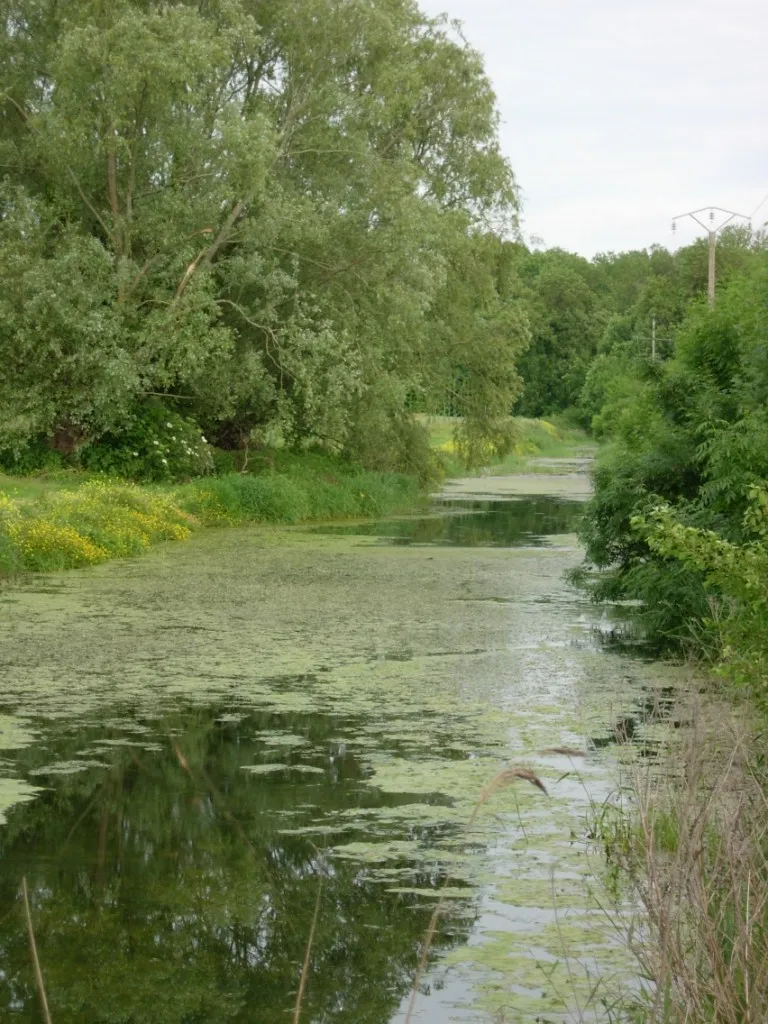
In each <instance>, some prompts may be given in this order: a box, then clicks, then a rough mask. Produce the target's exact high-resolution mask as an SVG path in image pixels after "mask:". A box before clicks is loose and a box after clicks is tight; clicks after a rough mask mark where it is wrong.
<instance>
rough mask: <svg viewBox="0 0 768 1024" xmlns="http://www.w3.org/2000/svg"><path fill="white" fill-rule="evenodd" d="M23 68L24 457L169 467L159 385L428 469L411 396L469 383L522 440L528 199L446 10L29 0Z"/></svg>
mask: <svg viewBox="0 0 768 1024" xmlns="http://www.w3.org/2000/svg"><path fill="white" fill-rule="evenodd" d="M0 68H2V83H1V85H2V87H1V89H0V95H1V96H2V100H1V101H0V163H2V165H3V168H4V171H5V174H6V178H5V180H4V181H3V183H2V185H1V186H0V272H1V273H2V276H3V281H4V288H3V295H2V297H0V457H3V458H5V459H9V458H17V459H23V458H24V457H25V456H24V452H25V451H27V449H28V447H29V445H30V444H32V445H37V444H38V443H39V441H40V439H43V440H44V441H45V442H46V443H47V444H48V446H49V447H51V448H53V449H54V450H56V451H58V452H61V453H63V454H64V455H66V456H71V455H72V454H73V453H76V452H78V451H79V450H81V449H82V451H83V458H84V460H85V461H86V462H87V461H89V460H91V462H92V464H93V465H99V466H101V467H103V468H105V469H109V471H113V470H116V471H119V472H121V473H122V474H124V475H130V476H137V477H138V476H141V477H142V478H151V479H163V478H164V476H165V463H163V462H162V460H160V461H159V462H158V460H157V459H154V458H153V456H152V452H151V451H150V450H149V449H148V448H147V447H146V445H143V441H144V440H145V439H146V437H145V435H147V436H148V434H147V431H146V430H145V431H143V432H142V430H141V429H140V427H139V424H138V422H137V414H136V409H137V406H139V407H140V406H141V405H142V403H143V402H144V400H145V399H146V397H147V396H148V395H160V396H164V404H166V405H167V406H168V407H169V408H171V409H181V410H183V413H184V416H185V417H187V416H188V417H190V418H191V419H192V420H193V421H194V422H196V423H198V424H200V425H201V426H202V429H203V431H204V433H205V434H206V436H208V437H209V438H210V439H211V441H212V442H214V443H215V444H216V445H217V446H219V447H222V448H225V449H234V448H242V449H245V447H246V446H253V445H254V444H264V443H269V439H270V438H272V437H273V436H279V437H280V439H281V440H282V442H283V443H284V444H287V445H290V446H293V447H295V448H297V449H299V450H301V449H303V448H306V447H312V446H316V445H317V444H322V445H324V446H325V447H326V449H327V450H328V451H334V452H338V451H344V452H346V453H347V454H349V455H350V456H352V457H355V458H365V459H370V460H371V465H373V466H376V467H379V468H385V467H386V468H390V467H393V466H401V467H408V466H410V465H411V464H412V463H413V462H414V460H415V461H416V463H418V464H419V466H420V469H419V471H420V472H423V471H424V466H423V463H422V461H421V456H422V455H423V450H424V446H423V443H421V442H419V441H418V439H417V437H416V434H415V432H414V430H413V426H412V424H411V423H410V416H411V411H412V410H413V409H414V408H428V407H430V406H432V405H434V404H436V403H437V402H444V401H445V398H446V395H448V394H451V395H453V394H454V392H455V393H456V403H457V410H456V411H457V412H460V413H461V414H462V415H463V416H464V417H465V418H466V421H467V424H468V430H470V431H471V433H472V436H473V437H483V436H486V435H487V436H489V437H491V438H494V437H497V436H498V435H499V429H500V428H499V419H500V418H502V419H503V418H504V417H506V415H507V413H508V411H509V408H510V407H511V405H512V403H513V402H514V401H515V399H516V397H517V395H518V393H519V389H520V381H519V377H518V375H517V374H516V372H515V368H514V366H515V361H516V358H517V356H518V354H519V352H520V351H521V349H522V348H523V347H524V345H525V344H526V342H527V338H528V332H527V325H526V319H525V315H524V314H523V312H522V311H521V309H520V308H519V302H518V301H517V299H516V298H515V296H513V295H507V294H506V293H503V288H502V283H501V282H500V278H499V274H498V258H499V250H500V249H501V247H502V246H501V242H500V241H499V238H500V236H501V233H502V232H506V233H509V232H510V231H514V229H515V217H516V210H517V192H516V185H515V181H514V177H513V175H512V172H511V170H510V168H509V166H508V165H507V163H506V161H505V160H504V159H503V158H502V157H501V155H500V152H499V147H498V141H497V122H498V116H497V112H496V109H495V98H494V95H493V92H492V90H491V88H490V85H489V83H488V80H487V78H486V77H485V74H484V71H483V67H482V61H481V59H480V57H479V55H478V54H477V53H476V52H475V51H473V50H472V49H471V48H470V47H468V46H467V45H466V44H465V42H464V41H463V40H462V39H461V38H460V36H459V35H458V34H457V33H456V32H455V31H454V30H453V28H451V26H450V25H449V24H448V23H447V22H446V21H444V20H442V19H430V18H427V17H425V16H424V15H423V14H421V12H420V11H419V10H418V8H417V7H416V6H415V4H413V3H411V2H410V0H382V2H381V3H377V4H375V5H372V4H370V3H368V2H365V0H351V2H349V3H345V4H342V5H339V4H335V3H332V2H330V0H288V2H286V0H264V2H259V3H256V2H254V0H223V2H216V3H211V4H202V5H200V4H192V3H186V2H179V3H176V4H173V5H171V6H168V5H166V4H162V3H160V2H158V0H149V2H145V0H120V2H118V3H114V4H110V5H107V6H106V7H105V6H103V5H102V6H99V5H96V6H94V5H91V4H79V5H64V6H62V5H61V4H57V3H55V2H53V0H43V2H38V0H13V2H12V3H11V4H10V6H9V8H8V10H7V12H6V16H5V18H4V19H3V23H2V29H1V30H0ZM457 382H458V384H457ZM181 403H183V404H181ZM380 423H385V424H386V425H387V430H386V432H385V436H384V437H382V439H381V441H382V443H381V444H380V446H379V450H377V449H376V445H375V444H374V443H373V436H372V435H373V434H374V433H375V430H376V426H375V424H380ZM158 440H162V439H161V438H158ZM188 441H191V438H188ZM419 444H421V455H419V453H418V451H417V449H418V448H419ZM390 445H391V449H390V450H388V451H387V452H386V455H382V453H381V450H380V449H381V448H385V447H387V446H390ZM107 448H111V449H114V455H112V456H110V455H109V454H108V452H107V451H106V449H107ZM133 451H138V452H139V455H138V456H133V455H132V454H130V453H132V452H133ZM179 454H180V453H178V452H173V453H171V452H166V455H165V456H163V457H165V458H167V459H168V463H169V465H170V463H171V462H172V461H175V462H176V467H175V469H174V470H172V471H169V473H170V475H171V476H173V477H176V476H181V475H187V474H189V473H191V472H192V471H193V470H194V467H193V466H192V465H187V464H185V460H184V459H183V458H181V459H180V458H178V456H179ZM170 455H173V460H172V459H171V458H170V457H169V456H170ZM134 459H135V460H139V461H138V462H133V461H132V460H134ZM161 459H162V457H161Z"/></svg>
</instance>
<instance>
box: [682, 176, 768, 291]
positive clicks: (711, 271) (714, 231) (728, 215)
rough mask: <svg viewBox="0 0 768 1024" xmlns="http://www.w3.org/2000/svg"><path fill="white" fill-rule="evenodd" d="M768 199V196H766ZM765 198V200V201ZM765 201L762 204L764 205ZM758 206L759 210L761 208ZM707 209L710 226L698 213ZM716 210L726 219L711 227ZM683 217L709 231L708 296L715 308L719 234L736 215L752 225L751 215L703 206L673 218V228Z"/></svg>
mask: <svg viewBox="0 0 768 1024" xmlns="http://www.w3.org/2000/svg"><path fill="white" fill-rule="evenodd" d="M765 199H768V196H766V197H765ZM765 199H764V200H763V202H765ZM762 205H763V203H761V204H760V206H762ZM760 206H758V210H759V209H760ZM705 210H709V223H710V226H709V227H708V226H707V225H706V224H705V223H704V221H703V220H699V218H698V216H697V214H699V213H704V211H705ZM715 210H717V212H718V213H721V214H723V215H724V216H725V220H724V221H722V222H721V223H720V224H719V225H718V226H717V227H716V228H713V227H711V225H712V224H714V222H715ZM683 217H690V218H691V219H692V220H695V221H696V223H697V224H700V225H701V226H702V227H703V228H704V230H705V231H706V232H707V238H708V240H709V268H708V274H707V298H708V299H709V306H710V309H712V308H714V305H715V246H716V244H717V236H718V235H719V234H720V232H721V231H722V230H723V228H724V227H725V225H726V224H730V223H731V221H732V220H733V219H734V217H738V218H739V219H740V220H745V221H747V223H748V224H749V226H750V229H751V227H752V224H751V220H752V217H751V216H747V214H746V213H735V212H734V211H733V210H724V209H723V208H722V206H702V207H701V209H699V210H689V211H688V212H687V213H679V214H678V215H677V217H673V218H672V230H673V231H676V230H677V224H676V221H678V220H681V219H682V218H683Z"/></svg>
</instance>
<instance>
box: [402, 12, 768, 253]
mask: <svg viewBox="0 0 768 1024" xmlns="http://www.w3.org/2000/svg"><path fill="white" fill-rule="evenodd" d="M419 2H420V6H421V7H422V9H423V10H425V11H426V12H427V13H428V14H437V13H440V12H442V11H445V12H446V13H448V14H449V15H450V16H451V17H452V18H458V19H460V20H461V21H462V22H463V23H464V33H465V35H466V36H467V38H468V39H469V42H470V43H471V44H472V45H473V46H475V47H476V48H477V49H478V50H480V51H481V52H482V53H483V55H484V57H485V61H486V67H487V69H488V73H489V75H490V77H491V80H492V82H493V84H494V87H495V89H496V92H497V95H498V101H499V108H500V111H501V117H502V125H501V141H502V147H503V150H504V152H505V153H506V155H507V156H508V157H509V159H510V161H511V163H512V166H513V167H514V169H515V173H516V175H517V178H518V181H519V183H520V185H521V187H522V189H523V194H524V199H525V209H524V224H523V226H524V230H525V231H527V232H529V233H531V234H534V235H540V236H542V237H543V238H544V239H545V241H546V242H547V244H548V245H560V246H563V247H564V248H568V249H574V250H575V251H577V252H581V253H583V254H584V255H586V256H592V255H593V254H594V253H595V252H599V251H605V250H607V249H613V250H621V249H626V248H640V247H644V246H647V245H650V244H652V243H654V242H660V243H662V244H671V241H672V239H671V236H670V234H669V224H670V221H671V218H672V216H673V215H674V214H677V213H680V212H682V211H683V210H687V209H692V208H694V207H697V206H703V205H704V204H705V203H715V204H717V205H718V206H725V207H728V208H730V209H736V210H743V211H744V212H745V213H751V211H752V210H753V209H754V207H755V206H756V205H757V204H758V203H759V202H760V200H761V199H762V197H763V196H764V195H765V193H766V191H768V132H766V130H765V129H766V120H768V118H766V111H767V110H768V102H766V101H768V72H766V41H767V40H768V4H766V3H765V0H729V2H728V3H726V2H724V0H695V2H693V0H642V2H641V0H518V2H516V3H511V2H509V0H419ZM764 209H765V208H764ZM694 227H695V226H694V225H693V224H692V225H691V232H690V235H691V236H692V234H693V233H694V232H693V229H694ZM681 228H682V225H681ZM688 237H689V235H686V233H685V230H682V231H681V233H680V234H679V236H678V240H682V241H687V240H688Z"/></svg>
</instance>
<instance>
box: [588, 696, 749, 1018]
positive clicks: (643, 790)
mask: <svg viewBox="0 0 768 1024" xmlns="http://www.w3.org/2000/svg"><path fill="white" fill-rule="evenodd" d="M743 710H744V709H742V712H743ZM684 714H685V717H687V718H688V720H689V721H690V723H691V724H690V725H689V726H688V727H687V728H686V730H685V732H684V734H683V735H682V736H680V735H679V734H677V736H676V738H675V742H670V744H669V746H668V749H667V750H666V752H665V753H664V755H663V756H662V758H661V760H660V762H659V764H658V765H657V766H656V767H655V768H653V769H652V770H648V769H647V768H646V769H637V770H635V771H634V772H633V775H632V778H631V785H630V801H629V804H628V805H622V806H620V807H619V806H617V807H616V808H615V813H612V814H611V813H606V808H603V809H602V812H601V814H600V815H599V817H598V818H597V820H596V823H595V828H594V835H595V837H596V838H598V839H599V841H600V843H601V845H602V847H603V851H604V853H605V854H606V856H607V859H608V865H609V878H610V879H611V883H612V885H621V886H624V887H626V886H628V887H629V888H630V890H631V894H632V896H633V897H634V900H635V902H636V905H637V907H638V908H639V916H638V921H637V922H635V924H634V925H633V927H632V929H631V932H630V934H629V935H628V936H627V942H628V943H629V945H630V947H631V948H632V950H633V952H634V954H635V956H636V957H637V962H638V965H639V974H640V976H641V977H642V978H643V979H645V982H646V987H645V988H644V994H643V996H642V997H641V998H638V999H634V1000H631V1002H630V1005H628V1006H627V1007H626V1015H625V1016H624V1017H623V1018H622V1019H625V1020H631V1021H633V1022H637V1024H693V1022H696V1024H716V1022H717V1024H762V1022H764V1021H766V1020H768V800H767V799H766V792H768V775H767V774H766V767H765V764H764V759H763V755H762V752H761V749H760V736H759V734H758V733H757V732H756V731H755V729H754V727H753V726H752V725H750V724H749V722H748V718H749V716H746V715H744V714H743V713H742V714H738V713H737V712H735V711H734V710H733V709H732V708H728V707H727V706H715V705H710V706H708V707H702V706H701V704H700V703H699V702H698V701H695V702H692V705H691V706H689V707H687V708H686V709H685V711H684ZM754 720H755V721H759V719H754Z"/></svg>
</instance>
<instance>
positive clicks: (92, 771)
mask: <svg viewBox="0 0 768 1024" xmlns="http://www.w3.org/2000/svg"><path fill="white" fill-rule="evenodd" d="M541 468H544V469H549V470H550V472H549V473H539V474H535V475H533V474H532V475H530V476H527V477H507V478H478V479H473V480H467V481H453V482H452V483H451V484H450V485H449V486H448V487H447V488H446V492H445V493H444V494H443V495H441V496H439V497H437V498H435V499H434V500H433V502H432V503H431V505H430V507H429V509H428V510H426V511H424V513H423V514H420V515H418V516H409V517H401V518H398V519H393V520H389V521H386V522H382V523H362V524H351V525H350V524H344V525H331V526H326V527H317V526H315V527H304V528H291V529H287V528H283V529H280V528H263V527H260V528H244V529H232V530H222V531H216V530H210V531H205V532H202V533H200V534H198V535H196V536H194V537H193V539H192V540H191V541H189V542H187V543H185V544H168V545H165V546H163V547H160V548H157V549H155V550H153V551H152V552H151V553H150V554H149V555H148V556H147V557H145V558H143V559H141V560H137V561H125V562H115V563H111V564H107V565H103V566H97V567H94V568H92V569H89V570H83V571H76V572H74V571H73V572H69V573H62V574H56V575H50V576H46V577H35V578H29V579H27V580H25V581H24V582H23V583H21V584H19V585H15V586H6V587H5V588H3V589H2V590H1V591H0V616H2V627H1V632H0V680H1V682H0V694H1V696H0V1019H2V1020H4V1021H5V1020H7V1021H9V1022H16V1021H18V1022H23V1021H29V1022H32V1021H38V1020H40V1016H39V1012H40V1011H39V1006H38V996H37V991H36V988H35V979H34V974H33V971H32V967H31V963H30V955H29V947H28V940H27V931H26V920H25V915H24V911H23V904H22V902H21V900H20V897H19V890H20V882H21V879H22V877H24V878H26V880H27V885H28V888H29V893H30V906H31V918H32V921H33V926H34V931H35V937H36V942H37V951H38V954H39V958H40V962H41V965H42V971H43V976H44V979H45V987H46V990H47V996H48V1001H49V1004H50V1008H51V1015H52V1019H53V1021H54V1022H55V1024H65V1022H67V1024H68V1022H73V1024H74V1022H78V1024H81V1022H88V1024H90V1022H125V1024H128V1022H130V1024H138V1022H147V1024H149V1022H162V1024H176V1022H178V1024H182V1022H183V1024H192V1022H201V1024H202V1022H225V1021H226V1022H251V1021H258V1022H266V1024H272V1022H275V1024H276V1022H284V1021H286V1020H290V1019H292V1018H291V1013H292V1007H293V1005H294V1001H295V998H296V991H297V988H298V983H299V976H300V973H301V966H302V962H303V960H304V956H305V950H306V946H307V939H308V936H309V935H310V932H311V931H312V930H313V920H315V927H314V930H313V939H312V947H311V953H310V958H309V970H308V975H307V979H306V990H305V994H304V998H303V1002H302V1006H301V1020H302V1021H307V1022H309V1021H316V1022H320V1021H323V1022H326V1021H327V1022H331V1021H332V1022H350V1024H352V1022H355V1024H379V1022H381V1024H397V1022H399V1024H402V1022H403V1021H404V1020H405V1015H406V1008H407V1004H408V999H409V994H410V986H411V982H412V979H413V977H414V974H415V971H416V966H417V963H418V960H419V955H420V950H421V948H422V943H423V941H424V936H425V933H426V931H427V928H428V925H429V921H430V917H431V915H432V912H433V909H434V907H435V904H436V902H437V900H439V899H440V900H442V907H443V910H442V913H441V914H440V917H439V925H438V929H437V933H436V935H435V939H434V942H433V944H432V948H431V951H430V959H429V964H428V966H427V970H426V972H425V974H424V976H423V978H422V981H421V984H420V991H419V994H418V997H417V999H416V1003H415V1011H414V1013H413V1017H412V1019H413V1021H414V1022H416V1021H418V1022H419V1024H437V1022H443V1021H453V1020H456V1021H472V1022H485V1024H489V1022H492V1021H505V1022H510V1024H512V1022H517V1021H533V1020H541V1021H565V1020H572V1019H579V1016H580V1015H581V1017H582V1018H583V1019H585V1020H591V1019H601V1018H600V1011H599V1002H600V999H601V998H602V997H603V996H605V997H606V998H608V996H609V995H610V993H611V992H612V991H615V990H616V989H617V987H618V988H622V987H623V988H624V989H626V988H628V987H629V988H631V986H632V985H633V983H634V982H633V966H632V964H631V962H629V960H628V955H627V953H626V952H625V950H624V948H623V946H622V944H621V942H620V941H619V938H618V937H617V935H618V932H620V930H621V925H620V922H619V923H618V924H619V926H618V928H617V927H616V925H617V922H616V921H615V920H611V915H610V914H607V913H606V912H605V910H604V909H601V907H600V903H601V902H602V900H599V899H597V898H596V897H595V893H596V892H597V893H599V891H600V882H599V878H598V875H599V872H600V867H601V865H600V858H599V856H598V855H597V854H592V855H591V854H590V846H589V843H588V841H587V839H586V835H585V834H586V824H587V820H588V818H589V815H590V807H595V806H599V805H600V804H601V803H602V802H603V801H604V800H606V799H609V798H610V795H611V794H612V793H614V792H615V791H616V789H617V786H618V785H619V766H620V761H621V759H620V757H619V756H618V755H617V750H616V746H615V744H614V743H613V742H612V739H613V736H614V732H615V729H614V726H615V723H616V721H617V720H621V721H633V722H634V721H635V719H636V718H637V717H638V716H639V715H640V714H641V711H642V707H643V706H644V705H645V704H646V703H647V702H648V700H649V694H652V693H653V692H655V691H658V690H659V689H662V690H664V691H666V688H668V687H670V686H674V684H675V679H676V670H675V669H674V668H672V667H670V666H664V665H660V664H655V663H653V662H652V661H649V660H645V659H644V658H642V657H639V656H637V655H633V654H632V653H631V651H627V650H624V649H622V648H621V647H620V646H618V645H616V644H612V643H609V642H607V640H608V638H610V637H611V636H612V635H613V632H614V630H616V629H617V628H619V627H620V625H621V618H620V615H619V613H616V612H614V613H613V614H612V615H611V616H609V615H608V612H607V611H606V610H605V609H601V608H595V607H592V606H590V605H589V604H588V603H587V602H585V600H584V599H583V598H582V597H581V596H580V595H579V594H578V593H577V592H576V591H574V590H573V589H572V588H571V587H570V586H569V585H568V584H567V583H566V582H565V579H564V573H565V571H566V570H567V569H568V568H570V567H572V566H574V565H576V564H578V562H579V560H580V551H579V548H578V543H577V540H576V537H575V535H574V529H575V526H576V523H577V521H578V516H579V514H580V509H581V502H582V500H583V499H584V497H585V496H586V494H587V483H586V477H584V476H583V475H580V474H578V473H573V472H569V469H572V468H573V467H568V466H565V467H563V466H557V465H552V466H549V467H541ZM558 470H559V472H558ZM640 733H642V729H641V730H640ZM556 747H561V748H564V747H569V748H575V749H583V750H584V752H585V756H580V755H577V754H575V753H574V754H564V753H552V752H551V750H552V748H556ZM548 751H549V752H548ZM510 765H511V766H517V767H520V768H524V769H526V770H530V771H531V772H533V773H534V774H535V776H536V777H537V778H539V779H540V780H541V782H542V783H543V785H544V786H545V787H546V789H547V792H548V795H545V794H544V793H542V792H541V791H540V790H539V789H538V788H537V787H536V786H535V785H533V784H531V783H530V781H527V780H526V779H525V778H516V779H513V780H512V781H511V782H510V783H509V784H507V785H504V786H500V787H499V788H498V790H497V791H496V792H494V793H493V795H492V796H491V797H490V798H489V799H488V800H487V802H486V803H485V804H484V806H483V808H482V810H481V812H480V813H479V814H478V815H477V816H476V817H475V819H474V821H472V820H471V819H472V814H473V809H474V808H475V805H476V803H477V801H478V798H479V796H480V794H481V792H482V791H483V789H484V787H485V786H486V785H487V784H488V783H489V781H490V780H491V779H492V778H494V776H496V775H497V773H498V772H499V771H500V770H502V769H504V768H506V767H509V766H510ZM603 905H604V904H603ZM597 978H601V979H603V981H602V983H601V984H600V985H598V986H597V987H595V981H596V979H597Z"/></svg>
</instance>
